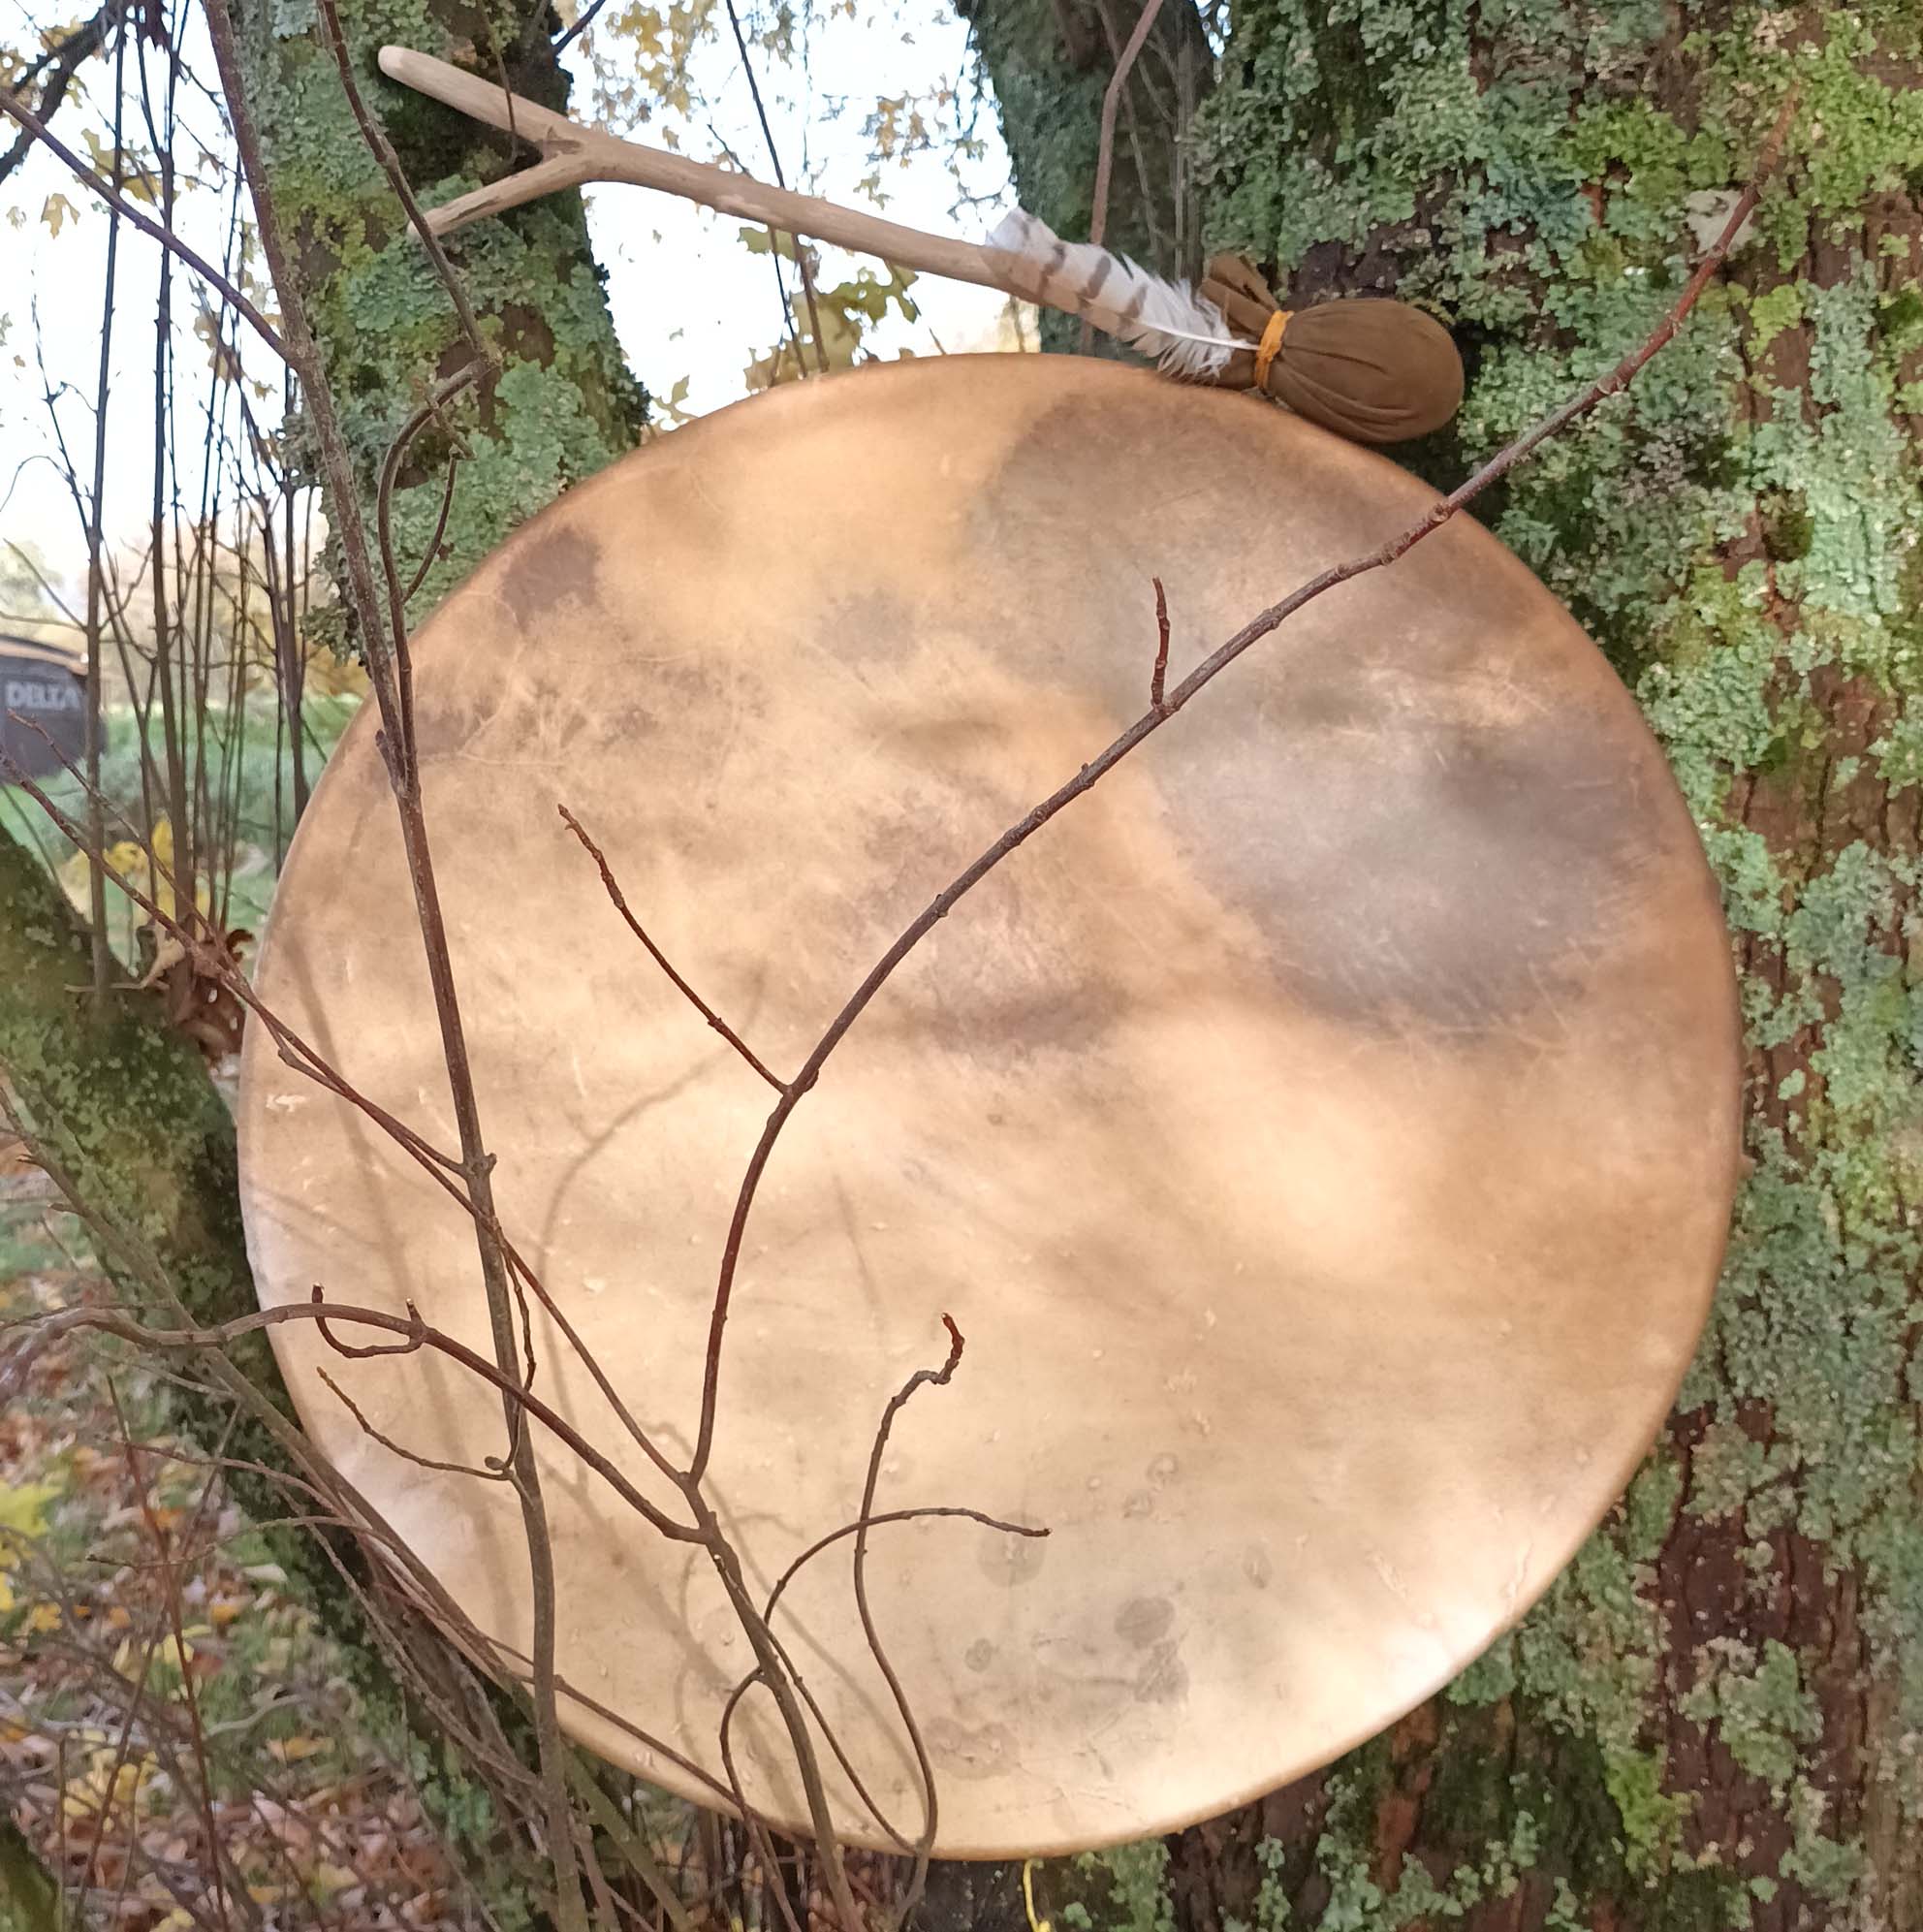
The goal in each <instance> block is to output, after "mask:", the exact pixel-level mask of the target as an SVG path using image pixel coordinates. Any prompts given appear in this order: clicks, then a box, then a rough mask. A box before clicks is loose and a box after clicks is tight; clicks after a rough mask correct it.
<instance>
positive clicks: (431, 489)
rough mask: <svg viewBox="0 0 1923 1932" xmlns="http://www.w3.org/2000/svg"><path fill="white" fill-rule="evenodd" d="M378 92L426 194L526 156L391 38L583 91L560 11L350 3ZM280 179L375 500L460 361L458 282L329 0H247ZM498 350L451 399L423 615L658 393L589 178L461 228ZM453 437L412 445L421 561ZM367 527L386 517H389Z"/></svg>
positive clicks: (354, 36)
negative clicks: (617, 308) (448, 281)
mask: <svg viewBox="0 0 1923 1932" xmlns="http://www.w3.org/2000/svg"><path fill="white" fill-rule="evenodd" d="M337 12H338V14H339V16H340V20H341V26H342V30H343V32H344V33H345V34H346V36H347V39H348V42H349V44H350V49H351V52H352V55H353V60H354V66H355V72H356V77H357V80H358V84H359V86H360V90H361V93H362V97H363V100H364V101H365V102H366V104H367V106H368V107H369V109H370V110H371V111H373V112H374V114H375V115H376V116H377V117H378V118H379V119H380V120H381V121H382V123H383V124H384V126H385V127H386V129H387V132H388V136H389V139H390V140H391V141H392V142H393V143H394V150H395V153H396V155H397V156H398V158H399V161H400V164H401V167H402V169H403V170H404V171H405V173H406V174H407V176H408V178H409V180H410V181H411V183H412V184H413V186H414V188H415V191H416V193H417V194H418V196H419V197H420V199H421V201H422V203H423V205H424V206H428V207H431V206H434V205H435V204H437V203H439V202H443V201H447V200H450V199H452V198H453V197H454V196H455V195H457V194H458V193H461V192H463V191H465V190H467V189H470V188H474V187H478V186H480V185H481V184H482V183H483V182H484V181H489V180H492V179H495V178H496V177H498V176H499V175H501V174H506V173H508V172H510V171H511V170H512V169H513V168H515V167H516V166H518V165H519V164H520V162H521V161H523V160H525V159H526V158H527V156H526V154H525V153H522V154H519V155H518V154H517V153H516V152H515V144H514V143H512V142H511V141H510V140H509V138H508V137H507V136H506V135H502V134H496V133H494V132H493V131H491V130H489V129H487V128H483V127H481V126H480V125H478V124H477V123H476V122H473V121H470V120H468V119H467V118H466V117H465V116H464V115H461V114H457V113H456V112H454V111H452V110H450V109H447V108H443V107H441V106H440V105H439V104H438V103H435V102H432V101H429V100H427V99H426V98H425V97H424V96H422V95H419V94H416V93H414V92H413V91H412V90H411V89H409V88H405V87H400V86H396V85H395V84H394V83H393V82H392V81H390V80H388V79H385V78H384V77H383V76H382V75H381V73H380V72H379V70H378V68H377V67H376V66H375V64H374V63H375V56H376V55H377V54H378V52H379V50H380V48H382V47H383V46H384V45H386V44H388V43H390V42H394V43H398V44H399V45H401V46H405V47H412V48H418V49H420V50H421V51H423V52H426V53H431V54H434V55H437V56H438V57H439V58H441V59H444V60H449V61H453V62H454V63H455V64H456V65H457V66H462V67H466V68H468V69H469V70H471V71H473V72H475V73H479V74H482V75H485V76H487V77H488V78H489V79H497V78H499V77H501V76H505V77H506V79H507V81H508V84H509V85H510V86H512V87H513V88H514V90H515V91H516V92H517V93H520V94H523V95H526V96H527V97H529V98H530V99H533V100H536V101H539V102H541V103H542V104H543V105H544V106H549V107H553V108H556V109H563V110H564V109H565V107H566V105H567V86H566V79H565V77H564V76H563V75H562V73H561V71H560V68H559V65H558V63H557V62H556V61H555V59H554V55H553V49H552V42H551V40H550V39H549V32H548V30H549V28H550V27H551V26H552V24H553V22H552V17H551V16H550V14H549V10H548V9H547V7H546V6H545V5H544V6H537V7H535V8H534V9H533V10H532V11H531V12H530V10H529V9H527V8H525V7H520V6H515V5H512V4H509V0H338V4H337ZM236 21H237V23H238V25H239V27H240V32H241V50H242V55H243V59H244V63H245V79H246V86H247V92H248V96H249V100H250V102H251V105H252V107H253V110H254V114H255V118H256V121H257V123H258V125H259V128H260V131H261V139H262V143H263V146H264V148H265V159H266V163H267V174H268V189H269V191H270V193H271V194H272V197H273V201H274V206H275V208H276V210H277V211H278V213H279V215H280V218H281V222H282V224H283V226H284V227H285V229H286V231H287V235H288V238H289V245H290V247H291V249H292V250H293V252H294V257H295V261H296V264H297V266H298V269H299V273H300V275H301V278H302V281H303V285H304V291H303V292H304V294H305V296H306V299H307V301H308V304H309V314H310V319H311V321H312V324H313V329H314V333H315V336H316V338H317V339H318V341H319V342H320V344H321V349H322V353H323V356H324V357H325V359H326V363H327V368H328V376H329V380H330V382H331V386H332V388H333V391H334V395H335V398H336V401H337V404H338V407H339V410H340V417H341V425H342V430H343V433H344V434H345V436H346V437H347V440H348V446H349V448H350V450H351V451H352V453H353V455H354V458H355V461H356V464H357V466H358V467H359V469H360V472H361V475H362V479H363V486H364V487H365V489H366V491H367V493H368V497H369V503H370V506H371V497H372V486H373V480H374V478H375V476H376V475H377V474H378V471H379V468H380V463H381V459H382V458H383V457H384V456H385V454H386V452H387V449H388V446H389V444H390V443H391V442H392V440H393V438H394V434H395V432H396V431H397V430H398V429H399V428H400V427H401V425H402V424H403V423H404V422H405V421H406V419H407V417H408V416H409V414H410V413H411V412H412V411H413V410H414V409H415V408H416V407H417V406H418V405H419V403H420V402H421V401H422V400H423V399H424V397H425V395H426V386H427V384H428V383H429V382H430V381H432V380H433V379H434V378H435V377H436V376H440V375H446V374H449V373H451V372H452V371H453V370H454V369H456V368H457V367H458V366H460V364H461V361H462V359H463V356H462V344H461V340H460V336H459V331H458V328H457V324H456V320H455V316H454V313H453V310H452V308H451V307H450V305H449V302H448V298H447V294H446V291H445V290H444V289H443V288H442V287H441V285H440V283H439V281H438V280H437V279H436V277H435V275H434V273H433V271H432V269H431V268H430V267H429V265H428V262H427V259H426V254H425V252H424V251H423V250H422V248H421V247H420V246H419V244H418V243H417V242H416V240H415V239H414V238H413V237H412V235H411V234H410V233H409V231H408V228H407V224H406V219H405V216H404V214H403V213H402V210H401V208H400V205H399V203H398V202H397V201H396V200H395V198H394V194H393V192H392V191H391V189H390V188H389V186H388V183H387V181H386V178H385V177H384V176H383V175H382V174H381V172H380V168H379V166H378V164H377V163H376V161H375V159H374V157H373V156H372V155H371V154H370V153H369V152H368V150H367V147H366V144H365V143H363V140H362V138H361V135H360V132H359V130H358V129H357V128H356V126H355V124H354V119H353V116H352V114H351V112H350V111H349V109H348V106H347V102H346V97H345V95H344V94H343V92H342V90H341V86H340V78H339V74H338V72H337V70H336V67H335V64H334V61H333V57H332V55H331V52H330V50H329V49H328V48H327V47H326V45H325V43H324V41H323V39H322V35H321V30H320V27H319V24H318V21H317V19H316V16H315V10H314V5H313V0H285V3H284V4H283V0H250V3H249V4H247V5H245V6H243V7H239V8H236ZM449 248H450V252H451V254H452V256H453V258H454V260H455V262H456V265H457V268H458V269H459V270H460V272H461V275H462V277H463V280H464V281H465V283H466V286H467V290H468V295H469V299H470V301H472V303H473V306H474V309H475V312H476V314H477V315H478V317H479V318H480V321H481V326H482V330H483V333H485V334H486V336H487V337H488V339H489V345H490V347H491V348H492V349H493V350H494V351H495V353H496V354H497V355H498V357H499V359H500V367H499V369H498V371H497V372H496V374H495V375H494V376H493V377H492V378H491V379H490V380H489V384H488V385H487V387H486V389H485V390H484V391H483V393H482V394H481V395H480V396H478V397H476V398H472V399H469V400H465V401H463V402H462V403H461V404H459V405H457V407H455V408H454V409H452V410H451V411H450V420H451V422H452V423H453V424H454V425H455V426H456V427H457V428H458V429H459V430H460V433H461V435H462V437H463V438H464V441H465V444H466V447H467V449H468V452H469V459H468V460H466V461H465V462H463V463H462V464H461V466H460V472H459V480H458V483H457V489H456V492H455V500H454V510H453V514H452V516H451V518H450V519H449V523H448V531H447V535H446V537H445V539H444V546H443V548H444V554H443V557H442V560H441V561H440V562H438V563H436V564H435V565H434V567H433V568H432V569H431V570H430V571H429V572H428V575H427V578H426V583H425V584H424V586H423V587H422V591H421V594H420V596H419V598H417V600H416V603H415V607H414V608H415V615H416V616H417V618H418V617H419V616H420V615H422V614H423V613H425V612H426V610H427V609H428V608H430V606H431V605H432V603H433V601H434V599H435V597H436V596H438V595H439V594H441V593H442V592H444V591H446V590H447V589H449V588H450V587H451V586H453V585H455V584H456V583H457V582H459V580H460V579H461V578H462V577H464V576H465V575H466V574H467V572H468V571H469V570H471V569H472V568H473V567H474V565H475V564H476V563H477V562H479V561H480V559H481V558H482V557H483V556H484V555H486V554H487V553H488V552H489V551H490V550H492V549H493V548H494V546H495V545H496V544H498V543H499V542H500V541H501V539H502V538H503V537H505V536H506V535H507V534H508V532H509V531H510V530H512V529H513V528H514V527H515V526H516V525H517V524H518V523H521V522H523V521H524V520H525V519H526V518H528V517H530V516H532V515H533V514H534V513H535V512H536V511H537V510H541V509H544V508H545V507H546V506H547V505H548V504H549V503H550V502H552V500H553V498H554V497H555V496H557V495H558V494H559V493H560V491H562V490H564V489H565V488H566V487H567V486H568V485H569V484H572V483H578V482H580V481H581V480H582V479H583V477H586V476H591V475H592V474H593V473H594V472H595V471H596V470H598V469H600V468H601V467H602V466H603V465H604V464H606V463H608V462H610V461H612V460H613V459H615V457H617V456H620V455H621V454H623V453H624V452H625V451H627V450H628V449H630V448H631V447H632V446H633V444H634V441H635V437H636V435H637V433H638V431H639V429H640V428H641V424H642V421H643V416H644V410H645V398H644V397H643V395H642V392H641V390H640V388H639V386H638V385H637V384H636V382H635V381H634V378H633V377H632V376H631V375H630V374H629V373H628V370H627V366H626V364H624V363H623V361H622V359H621V353H620V347H619V344H618V343H617V342H616V341H615V332H614V325H613V323H612V321H611V320H610V318H609V314H608V305H607V300H606V295H605V291H604V289H603V286H602V275H601V271H600V269H598V267H597V266H596V264H595V262H594V258H593V255H592V254H591V252H590V250H589V248H588V244H587V229H586V222H585V218H584V216H583V208H582V202H581V197H580V195H579V194H575V193H568V194H559V195H549V196H546V197H544V198H543V199H542V200H540V201H538V202H535V203H532V204H530V205H529V206H526V207H523V208H519V209H516V210H515V211H514V212H512V213H510V214H508V215H506V216H503V217H500V218H498V219H495V220H490V221H486V222H480V223H477V224H476V225H475V226H474V227H473V228H471V229H467V230H464V231H463V232H462V233H461V234H459V235H457V236H456V237H455V238H453V239H452V241H451V242H450V243H449ZM450 448H451V441H450V438H449V436H448V435H447V434H446V433H445V432H443V431H441V430H438V429H435V428H429V429H428V430H427V431H426V432H424V434H423V435H422V436H421V438H420V439H419V440H418V441H417V442H416V444H415V446H414V449H413V451H412V453H411V455H410V458H409V460H408V463H407V466H406V468H405V469H404V470H403V471H402V472H401V474H400V476H399V478H398V484H397V488H396V490H395V493H394V548H395V551H396V554H398V555H399V556H400V558H401V559H402V567H403V569H410V570H411V568H412V567H413V565H414V563H415V561H416V559H418V558H419V557H420V556H421V555H422V554H423V553H424V552H425V550H426V544H427V540H428V538H429V536H430V535H431V534H432V531H433V527H434V523H435V521H436V519H437V517H438V515H439V512H440V507H441V497H442V490H443V483H444V479H445V474H446V464H447V459H448V454H449V451H450ZM369 528H370V530H371V528H372V523H371V518H370V521H369Z"/></svg>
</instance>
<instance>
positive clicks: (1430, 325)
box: [1201, 255, 1463, 443]
mask: <svg viewBox="0 0 1923 1932" xmlns="http://www.w3.org/2000/svg"><path fill="white" fill-rule="evenodd" d="M1201 292H1202V294H1203V295H1204V296H1205V297H1206V298H1207V299H1208V300H1209V301H1213V302H1214V303H1215V304H1216V305H1217V306H1218V307H1219V308H1220V309H1221V311H1222V313H1223V315H1224V316H1225V317H1226V318H1227V319H1228V321H1229V323H1230V325H1231V326H1232V327H1233V328H1234V329H1235V330H1236V332H1237V333H1239V334H1242V335H1245V336H1248V337H1249V338H1250V339H1251V340H1252V342H1253V344H1254V346H1253V348H1252V349H1251V350H1250V352H1249V353H1248V354H1246V355H1238V356H1236V357H1235V358H1234V359H1233V360H1232V361H1231V362H1230V364H1229V365H1228V367H1227V368H1226V369H1224V370H1223V372H1222V373H1221V375H1220V376H1218V377H1217V378H1216V380H1217V381H1218V382H1220V383H1221V384H1223V385H1224V386H1225V387H1227V388H1231V389H1260V390H1262V391H1264V392H1265V393H1266V394H1267V395H1269V396H1274V397H1275V398H1276V399H1277V401H1278V402H1285V403H1286V404H1287V405H1288V406H1289V407H1290V408H1291V409H1293V410H1294V411H1295V412H1296V414H1297V415H1299V416H1306V417H1308V420H1309V421H1310V422H1311V423H1319V424H1321V425H1322V427H1323V428H1325V429H1333V430H1334V431H1335V432H1336V434H1337V435H1339V436H1346V437H1347V438H1348V439H1349V440H1350V441H1351V442H1356V443H1406V442H1411V441H1413V440H1414V439H1415V438H1416V437H1418V436H1426V435H1428V434H1429V433H1430V431H1431V430H1434V429H1439V428H1442V426H1443V425H1444V424H1445V423H1447V422H1448V421H1449V420H1450V418H1451V417H1453V416H1454V415H1455V413H1456V411H1457V410H1458V409H1459V408H1460V407H1461V406H1462V400H1463V361H1462V357H1461V356H1460V355H1458V354H1457V351H1456V345H1455V343H1454V342H1453V341H1452V340H1451V339H1450V336H1449V332H1448V331H1447V330H1446V329H1444V328H1443V327H1442V325H1441V324H1440V323H1439V322H1437V321H1436V320H1435V318H1434V316H1433V315H1430V314H1428V313H1426V312H1425V311H1424V310H1422V309H1419V308H1413V307H1411V306H1410V305H1409V304H1408V303H1407V302H1403V301H1391V300H1389V299H1387V298H1384V297H1378V296H1348V297H1343V298H1340V299H1338V300H1337V301H1325V302H1318V303H1316V304H1315V306H1313V307H1312V308H1302V309H1296V310H1293V311H1291V310H1288V309H1284V308H1281V307H1278V306H1277V301H1276V299H1275V297H1274V296H1273V295H1272V294H1270V292H1269V287H1268V284H1267V283H1266V282H1265V281H1264V280H1263V279H1262V277H1261V276H1260V275H1259V274H1258V273H1257V272H1256V270H1255V269H1254V268H1253V267H1252V266H1251V265H1250V264H1249V263H1248V262H1246V261H1245V260H1244V259H1243V258H1242V257H1241V256H1238V255H1218V256H1216V257H1215V258H1214V260H1213V261H1211V262H1210V264H1209V266H1208V271H1207V273H1206V275H1205V276H1204V278H1203V282H1202V291H1201Z"/></svg>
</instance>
